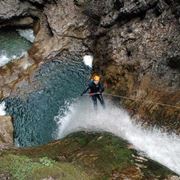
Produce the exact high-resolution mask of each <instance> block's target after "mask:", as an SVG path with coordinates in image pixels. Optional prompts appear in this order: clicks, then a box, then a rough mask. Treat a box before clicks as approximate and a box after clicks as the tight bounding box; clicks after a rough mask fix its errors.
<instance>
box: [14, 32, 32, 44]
mask: <svg viewBox="0 0 180 180" xmlns="http://www.w3.org/2000/svg"><path fill="white" fill-rule="evenodd" d="M17 32H18V33H19V35H20V36H22V37H24V38H25V39H27V40H28V41H30V42H31V43H33V42H34V39H35V36H34V32H33V30H32V29H18V30H17Z"/></svg>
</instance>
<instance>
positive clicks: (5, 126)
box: [0, 116, 13, 145]
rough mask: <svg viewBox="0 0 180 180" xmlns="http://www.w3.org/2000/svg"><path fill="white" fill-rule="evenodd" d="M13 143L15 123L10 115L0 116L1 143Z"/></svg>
mask: <svg viewBox="0 0 180 180" xmlns="http://www.w3.org/2000/svg"><path fill="white" fill-rule="evenodd" d="M2 144H11V145H12V144H13V125H12V121H11V117H10V116H0V145H2Z"/></svg>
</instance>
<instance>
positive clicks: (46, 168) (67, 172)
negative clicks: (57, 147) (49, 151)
mask: <svg viewBox="0 0 180 180" xmlns="http://www.w3.org/2000/svg"><path fill="white" fill-rule="evenodd" d="M0 172H2V173H3V172H4V173H5V172H8V173H9V174H11V176H12V178H13V179H15V180H16V179H17V180H26V179H42V178H45V177H54V178H55V177H58V178H59V179H61V178H63V179H65V180H66V179H67V180H69V179H72V180H73V179H74V180H76V179H89V178H88V175H87V174H85V173H84V172H82V170H80V168H77V166H76V167H75V166H73V165H72V164H70V163H57V162H55V161H54V160H52V159H49V158H48V157H43V158H39V159H32V158H29V157H27V156H24V155H13V154H8V155H4V156H2V157H0Z"/></svg>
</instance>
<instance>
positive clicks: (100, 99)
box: [97, 94, 105, 108]
mask: <svg viewBox="0 0 180 180" xmlns="http://www.w3.org/2000/svg"><path fill="white" fill-rule="evenodd" d="M97 98H98V100H99V102H100V103H101V105H102V106H103V108H105V103H104V98H103V96H102V94H100V95H98V96H97Z"/></svg>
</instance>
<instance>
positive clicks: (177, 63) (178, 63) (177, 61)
mask: <svg viewBox="0 0 180 180" xmlns="http://www.w3.org/2000/svg"><path fill="white" fill-rule="evenodd" d="M167 65H168V66H169V67H170V68H172V69H174V70H178V71H180V56H175V57H171V58H169V59H168V61H167Z"/></svg>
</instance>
